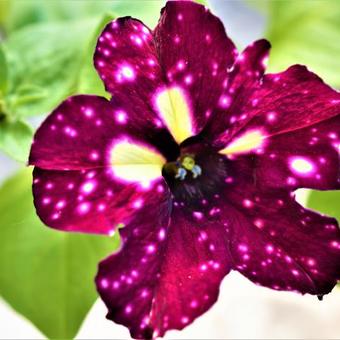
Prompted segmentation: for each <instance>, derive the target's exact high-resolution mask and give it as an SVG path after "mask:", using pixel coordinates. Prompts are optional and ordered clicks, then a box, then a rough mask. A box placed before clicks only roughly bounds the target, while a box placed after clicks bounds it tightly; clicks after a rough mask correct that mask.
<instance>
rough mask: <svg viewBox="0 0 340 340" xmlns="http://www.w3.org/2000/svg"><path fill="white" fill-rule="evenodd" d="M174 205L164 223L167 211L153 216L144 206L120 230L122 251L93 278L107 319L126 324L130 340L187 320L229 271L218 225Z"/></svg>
mask: <svg viewBox="0 0 340 340" xmlns="http://www.w3.org/2000/svg"><path fill="white" fill-rule="evenodd" d="M158 204H160V206H161V205H162V202H160V203H157V205H158ZM174 209H175V210H174V211H173V212H172V216H171V224H170V226H169V227H167V219H168V217H169V216H168V215H166V214H164V213H162V214H159V216H158V217H157V218H155V215H153V216H150V210H151V209H150V208H149V209H146V210H145V213H144V214H143V215H141V216H139V217H138V218H136V219H135V220H133V221H131V223H130V224H129V225H127V227H126V228H123V229H122V230H121V234H122V236H123V239H124V245H123V248H122V250H121V251H120V252H119V253H117V254H115V255H112V256H111V257H109V258H108V259H106V260H104V261H103V262H102V263H101V264H100V267H99V273H98V276H97V280H96V281H97V287H98V291H99V293H100V295H101V297H102V298H103V300H104V302H105V303H106V305H107V307H108V309H109V313H108V316H107V317H108V318H109V319H111V320H113V321H115V322H117V323H121V324H123V325H125V326H127V327H128V328H129V329H130V331H131V335H132V336H133V337H134V338H152V337H156V336H163V335H164V333H165V332H166V331H167V330H169V329H182V328H183V327H185V326H186V325H188V324H190V323H191V322H192V321H193V320H194V319H195V318H196V317H198V316H199V315H201V314H202V313H204V312H205V311H206V310H207V309H209V308H210V307H211V305H212V304H213V303H214V302H215V301H216V299H217V296H218V291H219V285H220V282H221V280H222V278H223V277H224V276H225V275H226V274H227V273H228V272H229V270H230V260H229V256H228V252H227V248H226V244H227V240H226V238H225V234H224V230H223V228H220V227H219V225H216V223H213V222H207V221H201V222H200V223H198V222H197V220H196V221H195V220H194V219H193V218H191V219H189V218H188V217H186V216H185V215H184V213H183V211H181V210H180V209H179V208H174ZM157 211H158V210H157Z"/></svg>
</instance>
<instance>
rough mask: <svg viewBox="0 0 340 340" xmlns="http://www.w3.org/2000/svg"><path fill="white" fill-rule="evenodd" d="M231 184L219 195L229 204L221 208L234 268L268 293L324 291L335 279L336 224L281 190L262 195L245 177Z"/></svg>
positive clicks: (339, 242)
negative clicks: (272, 290)
mask: <svg viewBox="0 0 340 340" xmlns="http://www.w3.org/2000/svg"><path fill="white" fill-rule="evenodd" d="M247 181H248V182H247ZM234 185H235V186H234V189H233V190H231V189H229V190H228V191H226V192H225V194H224V198H225V200H226V201H227V202H229V204H230V206H229V204H228V208H226V207H225V209H221V210H222V212H224V214H223V221H224V223H226V226H227V229H228V231H229V238H230V251H231V254H232V258H233V261H234V269H236V270H238V271H240V272H241V273H242V274H243V275H245V276H246V277H248V278H249V279H250V280H252V281H253V282H255V283H257V284H260V285H263V286H266V287H269V288H272V289H277V290H293V291H297V292H300V293H302V294H305V293H309V294H314V295H323V294H327V293H329V292H330V291H331V290H332V289H333V287H334V286H335V285H336V283H337V280H338V279H340V230H339V226H338V224H337V221H336V220H335V219H334V218H330V217H326V216H321V215H319V214H317V213H315V212H312V211H310V210H307V209H305V208H303V207H302V206H300V205H299V204H298V203H296V202H295V200H294V196H293V195H290V194H288V193H286V192H282V191H269V192H261V190H259V189H258V188H257V187H256V186H255V185H254V184H253V183H250V178H249V176H246V177H245V178H243V179H242V178H240V177H239V178H238V179H235V182H234Z"/></svg>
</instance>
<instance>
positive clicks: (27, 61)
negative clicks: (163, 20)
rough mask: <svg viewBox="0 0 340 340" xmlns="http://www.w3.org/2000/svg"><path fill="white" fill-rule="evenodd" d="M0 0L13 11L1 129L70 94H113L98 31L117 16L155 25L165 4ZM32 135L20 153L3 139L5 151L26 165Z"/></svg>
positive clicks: (4, 60) (5, 26)
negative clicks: (104, 76) (97, 59)
mask: <svg viewBox="0 0 340 340" xmlns="http://www.w3.org/2000/svg"><path fill="white" fill-rule="evenodd" d="M2 1H3V2H2ZM0 2H1V10H2V13H4V12H6V14H7V15H4V14H2V17H1V18H2V19H1V21H0V26H1V28H0V30H1V32H2V36H3V41H2V43H1V45H0V47H1V49H0V51H1V52H0V65H1V71H0V72H1V73H0V75H1V76H2V77H1V81H0V90H1V89H3V91H1V92H0V118H1V117H2V120H1V121H0V131H5V129H7V128H8V127H11V128H12V131H17V129H15V130H14V129H13V126H21V127H23V126H24V125H25V124H26V123H25V121H26V119H27V117H29V116H37V115H38V116H39V115H40V116H44V115H46V114H47V113H49V112H50V111H51V110H52V109H53V108H55V107H56V106H57V105H58V104H59V103H60V102H61V101H63V100H64V99H65V98H67V97H68V96H70V95H74V94H77V93H87V94H97V95H102V96H105V95H107V94H106V92H105V90H104V86H103V83H102V82H101V80H100V79H99V76H98V75H97V73H96V71H95V69H94V67H93V61H92V60H93V52H94V48H95V44H96V39H97V36H98V34H99V33H100V32H101V30H103V28H104V27H105V25H106V23H108V22H110V21H111V20H113V19H114V18H115V17H116V16H124V15H131V16H136V17H138V18H141V19H143V20H145V22H146V23H147V24H149V25H151V26H153V25H154V24H155V23H156V20H157V19H158V16H159V12H160V9H161V7H162V4H163V1H161V0H159V1H157V0H156V1H154V0H150V1H137V0H134V1H114V0H113V1H100V0H98V1H70V0H61V1H41V0H16V1H6V0H1V1H0ZM5 75H6V77H5ZM5 88H6V91H4V89H5ZM9 120H10V124H9V122H8V121H9ZM14 123H16V124H15V125H13V124H14ZM28 131H29V130H27V131H26V132H28ZM9 133H10V132H9ZM18 138H20V134H19V135H16V136H15V139H18ZM30 139H32V134H31V138H27V133H26V134H24V135H23V138H22V141H20V145H23V143H25V142H26V143H27V145H26V146H25V147H24V149H23V150H25V151H26V152H24V151H22V152H17V148H15V147H13V143H12V139H11V138H3V139H2V140H1V142H0V149H2V150H3V151H5V152H6V153H8V154H9V155H10V156H11V157H13V158H15V159H17V160H20V161H22V162H23V163H24V162H26V160H27V155H28V150H29V146H30V142H31V141H30ZM7 141H9V143H7Z"/></svg>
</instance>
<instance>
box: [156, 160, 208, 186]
mask: <svg viewBox="0 0 340 340" xmlns="http://www.w3.org/2000/svg"><path fill="white" fill-rule="evenodd" d="M163 170H164V171H165V172H166V173H167V174H168V175H170V176H174V177H175V178H178V179H180V180H181V181H183V180H184V179H185V178H186V177H187V175H188V172H191V173H192V178H197V177H198V176H200V175H201V174H202V168H201V167H200V166H199V165H197V164H195V159H194V157H193V156H192V155H184V156H182V157H180V158H179V160H177V162H170V163H167V164H165V165H164V167H163Z"/></svg>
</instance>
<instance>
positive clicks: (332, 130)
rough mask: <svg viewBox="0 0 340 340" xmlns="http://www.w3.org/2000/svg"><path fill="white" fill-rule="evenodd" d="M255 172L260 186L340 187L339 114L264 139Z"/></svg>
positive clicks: (292, 187)
mask: <svg viewBox="0 0 340 340" xmlns="http://www.w3.org/2000/svg"><path fill="white" fill-rule="evenodd" d="M263 145H264V148H263V151H262V152H260V153H259V154H258V155H257V156H255V158H256V164H255V166H254V175H255V176H256V178H257V183H258V186H260V187H276V188H278V187H281V188H284V187H289V188H291V189H292V190H294V189H296V188H312V189H319V190H331V189H340V114H339V115H338V116H336V117H334V118H330V119H328V120H326V121H322V122H320V123H318V124H315V125H312V126H309V127H306V128H304V129H300V130H296V131H292V132H289V133H284V134H279V135H276V136H273V137H270V138H268V139H266V140H265V143H264V144H263Z"/></svg>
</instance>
